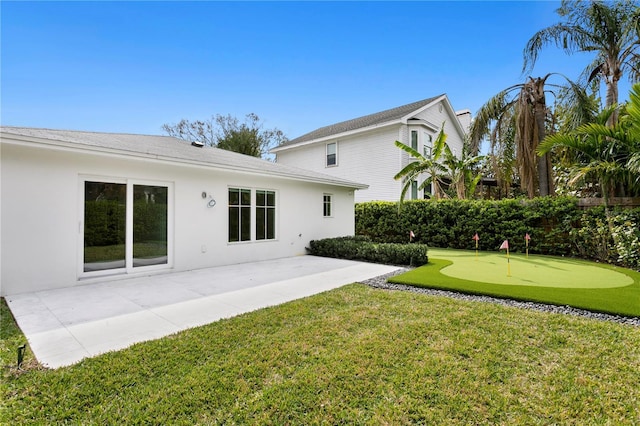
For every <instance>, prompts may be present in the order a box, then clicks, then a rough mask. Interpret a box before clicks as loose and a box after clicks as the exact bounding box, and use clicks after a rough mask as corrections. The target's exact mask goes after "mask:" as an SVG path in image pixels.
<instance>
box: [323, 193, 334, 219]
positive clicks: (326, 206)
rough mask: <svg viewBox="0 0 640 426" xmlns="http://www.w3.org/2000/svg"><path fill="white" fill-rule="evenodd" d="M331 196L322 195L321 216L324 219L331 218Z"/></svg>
mask: <svg viewBox="0 0 640 426" xmlns="http://www.w3.org/2000/svg"><path fill="white" fill-rule="evenodd" d="M331 197H332V196H331V194H324V196H323V197H322V198H323V202H322V215H323V216H324V217H331Z"/></svg>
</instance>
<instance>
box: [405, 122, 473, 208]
mask: <svg viewBox="0 0 640 426" xmlns="http://www.w3.org/2000/svg"><path fill="white" fill-rule="evenodd" d="M446 141H447V135H446V133H444V123H443V125H442V130H440V133H438V137H437V138H436V140H435V141H434V142H433V147H432V150H431V155H430V156H429V157H425V156H424V155H422V154H420V153H419V152H418V151H416V150H415V149H413V148H411V147H410V146H407V145H405V144H403V143H402V142H400V141H395V145H396V146H397V147H398V148H400V149H402V150H403V151H405V152H406V153H407V154H409V155H410V156H411V157H413V158H414V159H415V160H414V161H412V162H411V163H409V164H407V165H406V166H405V167H404V168H403V169H402V170H400V171H399V172H398V173H397V174H396V175H395V176H394V179H396V180H398V179H402V192H401V194H400V202H401V203H402V202H403V201H404V198H405V196H406V193H407V191H408V190H409V189H410V188H411V184H412V182H413V181H417V180H418V177H419V176H420V175H422V174H426V175H427V178H426V179H425V180H424V181H423V182H422V184H420V186H419V187H418V190H423V189H424V188H426V187H427V186H429V185H431V186H432V188H433V196H434V199H436V200H439V199H441V198H446V197H447V193H446V191H445V186H448V187H449V189H451V190H453V191H454V192H455V195H456V197H457V198H460V199H466V198H467V197H470V196H472V195H473V194H474V192H475V189H476V186H477V185H478V182H479V181H480V179H481V177H482V175H481V174H479V173H477V172H476V170H475V169H476V168H477V167H476V166H477V164H478V163H479V162H480V161H481V160H482V156H470V155H469V154H468V152H469V151H468V149H467V148H466V147H465V148H464V149H463V152H462V155H461V157H460V158H459V157H457V156H456V155H455V154H454V153H453V151H452V150H451V148H449V145H448V144H447V143H446Z"/></svg>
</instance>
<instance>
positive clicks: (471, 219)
mask: <svg viewBox="0 0 640 426" xmlns="http://www.w3.org/2000/svg"><path fill="white" fill-rule="evenodd" d="M611 220H612V224H613V226H612V227H611V230H610V228H609V226H608V222H607V220H606V216H605V214H604V209H603V208H595V209H590V210H586V211H583V210H580V209H579V208H578V205H577V200H576V199H575V198H573V197H540V198H535V199H532V200H528V199H505V200H499V201H494V200H457V199H450V200H438V201H433V200H414V201H407V202H405V203H404V204H403V205H402V208H401V209H398V203H394V202H384V201H374V202H367V203H358V204H356V235H363V236H367V237H369V238H371V240H372V241H374V242H378V243H406V242H408V241H409V232H410V231H413V232H414V234H415V240H414V241H415V242H417V243H422V244H427V245H428V246H431V247H441V248H455V249H466V250H471V249H474V248H475V241H473V239H472V237H473V235H474V234H475V233H476V232H477V233H478V235H479V237H480V241H479V244H478V246H479V248H480V249H481V250H498V247H500V244H501V243H502V242H503V241H504V240H509V246H510V248H511V250H512V251H514V252H524V251H525V248H526V242H525V239H524V236H525V234H529V235H530V236H531V241H530V245H529V251H530V252H531V253H538V254H547V255H556V256H579V257H583V258H587V259H597V260H600V261H603V262H609V263H617V264H620V265H624V266H629V267H633V268H640V259H639V258H640V247H639V244H640V242H639V241H640V209H634V210H620V211H615V210H614V211H613V212H612V213H611Z"/></svg>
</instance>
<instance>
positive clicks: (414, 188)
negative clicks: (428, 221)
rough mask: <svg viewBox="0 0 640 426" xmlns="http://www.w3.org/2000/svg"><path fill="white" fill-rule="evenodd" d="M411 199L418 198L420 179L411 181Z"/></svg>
mask: <svg viewBox="0 0 640 426" xmlns="http://www.w3.org/2000/svg"><path fill="white" fill-rule="evenodd" d="M411 199H412V200H417V199H418V181H417V180H413V181H411Z"/></svg>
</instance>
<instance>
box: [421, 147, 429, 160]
mask: <svg viewBox="0 0 640 426" xmlns="http://www.w3.org/2000/svg"><path fill="white" fill-rule="evenodd" d="M423 152H424V154H423V155H424V158H429V159H430V158H431V147H430V146H427V145H425V146H424V148H423Z"/></svg>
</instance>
